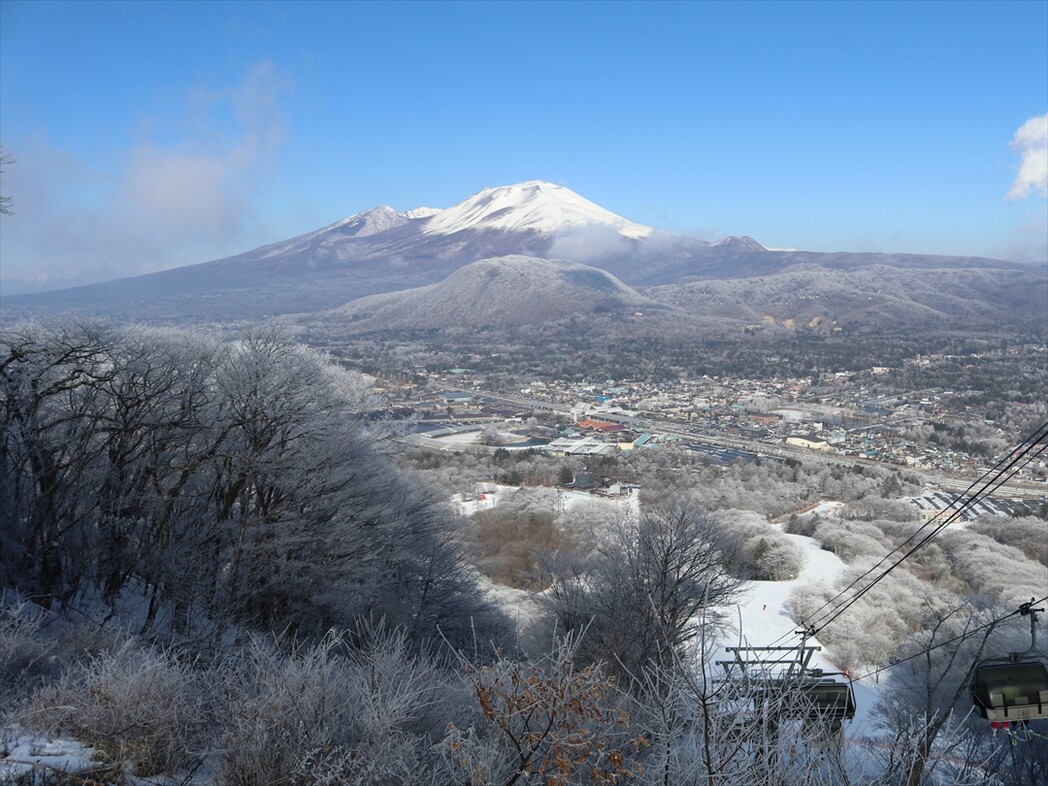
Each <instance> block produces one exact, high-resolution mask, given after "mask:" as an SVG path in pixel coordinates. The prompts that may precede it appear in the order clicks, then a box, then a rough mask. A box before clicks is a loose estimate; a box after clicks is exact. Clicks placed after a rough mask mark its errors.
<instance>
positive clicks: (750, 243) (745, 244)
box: [713, 235, 768, 251]
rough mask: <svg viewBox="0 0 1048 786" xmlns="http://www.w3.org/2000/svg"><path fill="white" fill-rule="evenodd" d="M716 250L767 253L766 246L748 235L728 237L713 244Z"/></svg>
mask: <svg viewBox="0 0 1048 786" xmlns="http://www.w3.org/2000/svg"><path fill="white" fill-rule="evenodd" d="M713 247H714V248H731V249H736V250H739V251H767V250H768V249H766V248H765V247H764V246H762V245H761V244H760V243H758V242H757V241H756V240H754V239H753V238H752V237H747V236H746V235H741V236H739V235H728V236H727V237H722V238H721V239H720V240H718V241H717V242H716V243H714V244H713Z"/></svg>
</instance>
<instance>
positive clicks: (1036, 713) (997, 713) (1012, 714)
mask: <svg viewBox="0 0 1048 786" xmlns="http://www.w3.org/2000/svg"><path fill="white" fill-rule="evenodd" d="M972 700H973V701H974V702H975V710H976V712H978V713H979V714H980V715H982V716H983V717H984V718H986V719H987V720H988V721H991V722H995V723H1001V722H1014V721H1029V720H1037V719H1038V718H1048V669H1046V668H1045V665H1044V664H1043V663H1041V662H1040V661H1019V662H1014V663H984V664H981V665H979V666H977V667H976V670H975V676H974V678H973V679H972Z"/></svg>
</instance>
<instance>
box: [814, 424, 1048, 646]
mask: <svg viewBox="0 0 1048 786" xmlns="http://www.w3.org/2000/svg"><path fill="white" fill-rule="evenodd" d="M1046 437H1048V422H1045V423H1044V424H1042V425H1041V426H1040V427H1039V428H1038V429H1037V430H1036V431H1035V432H1034V433H1033V434H1032V435H1031V436H1029V437H1027V438H1026V439H1024V440H1023V441H1022V442H1020V443H1019V444H1018V445H1016V446H1015V447H1014V448H1013V449H1012V450H1011V451H1010V452H1009V453H1008V454H1007V455H1005V456H1004V457H1003V458H1001V459H999V460H998V461H997V463H996V464H994V465H993V466H992V467H991V468H990V469H988V470H987V471H986V472H984V473H983V474H982V475H981V476H980V477H979V478H978V479H977V480H975V481H974V482H973V483H972V484H971V485H969V486H968V488H967V489H965V490H964V491H963V492H961V493H960V494H958V495H957V496H956V497H955V498H954V500H953V502H951V503H950V507H947V508H945V509H943V510H942V511H940V512H939V513H937V514H936V515H935V516H934V517H932V518H930V519H929V520H928V521H926V522H925V523H924V524H922V525H921V526H920V527H918V528H917V529H916V530H915V531H914V532H913V534H911V535H910V536H909V537H908V538H906V540H904V541H903V542H902V543H900V544H899V545H898V546H896V547H895V548H893V549H892V550H891V551H889V552H888V553H887V554H886V555H885V556H884V557H882V558H881V560H880V561H879V562H877V563H876V564H875V565H872V566H871V567H870V568H868V569H867V570H866V572H865V573H863V574H862V575H860V576H857V577H856V578H855V579H854V580H853V581H852V582H851V584H849V585H848V586H847V587H845V588H844V589H842V590H841V591H840V592H838V593H837V594H836V595H835V596H833V597H832V598H830V599H829V600H827V601H826V602H825V603H823V604H822V605H821V606H820V607H819V608H817V609H816V610H815V611H814V612H813V613H812V615H811V616H812V617H816V618H817V617H818V615H819V614H820V612H822V611H823V609H825V608H826V607H828V606H833V604H835V603H836V602H837V601H838V600H839V599H840V598H842V597H844V596H845V595H846V594H847V593H848V592H849V591H850V590H851V589H852V588H854V587H855V586H856V585H857V584H859V583H860V582H861V581H862V580H863V579H865V578H866V577H867V576H869V575H870V574H871V573H873V572H874V571H875V570H877V569H878V568H879V567H881V565H883V564H884V563H885V562H887V561H888V560H889V559H891V557H892V556H893V555H894V554H896V553H897V552H899V551H900V550H902V549H903V548H905V547H906V545H907V544H909V543H911V542H912V541H913V540H915V539H916V538H917V537H918V536H919V535H920V534H921V532H923V531H924V530H925V529H927V528H928V527H930V526H932V525H933V524H936V519H938V518H939V517H941V516H943V515H946V514H947V513H949V511H950V508H951V507H953V506H954V505H957V504H958V503H961V504H960V507H958V508H957V509H956V510H955V511H954V512H953V513H950V515H949V516H948V517H947V518H946V519H945V520H944V521H940V522H939V523H938V524H937V525H936V529H935V531H934V532H933V533H932V536H934V535H935V534H937V533H938V532H939V531H941V529H943V528H944V526H945V525H947V524H950V523H952V522H953V521H954V520H956V518H957V517H959V516H960V515H962V514H963V513H964V512H965V511H966V510H967V509H968V508H970V507H972V506H973V505H974V504H975V503H976V502H978V501H979V500H980V498H981V497H983V496H986V490H987V488H988V487H989V486H990V485H992V484H993V483H994V482H995V481H996V480H997V479H998V478H999V477H1000V476H1001V474H1002V473H1004V472H1007V471H1008V470H1009V469H1011V468H1012V467H1013V466H1014V465H1015V464H1016V463H1017V462H1018V461H1020V460H1022V458H1023V456H1025V455H1026V453H1028V452H1029V450H1030V449H1032V448H1033V447H1034V446H1035V445H1037V444H1038V443H1039V442H1041V441H1042V440H1044V439H1045V438H1046ZM1041 450H1042V451H1043V450H1044V449H1043V448H1042V449H1041ZM1040 452H1041V451H1038V453H1040ZM995 473H996V474H995ZM990 475H993V477H992V478H990V479H989V480H986V478H987V477H989V476H990ZM1010 479H1011V476H1009V477H1008V478H1005V479H1004V480H1003V481H1001V483H999V484H998V486H1000V485H1001V484H1003V483H1004V482H1007V480H1010ZM984 481H985V482H984ZM980 484H983V485H982V486H980ZM977 486H980V487H979V488H978V489H976V487H977ZM995 488H996V487H995ZM973 490H974V493H973ZM926 540H927V538H926V539H925V540H924V541H921V545H923V543H924V542H926ZM911 553H912V552H911ZM902 559H905V557H903V558H902ZM899 561H900V562H901V561H902V560H901V559H900V560H899ZM896 564H898V563H896ZM879 578H880V577H879ZM879 578H878V579H875V580H874V583H876V581H878V580H879ZM871 586H872V584H871ZM823 625H825V623H823ZM819 627H822V626H821V625H820V626H819Z"/></svg>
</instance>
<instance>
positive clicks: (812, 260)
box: [0, 180, 1046, 324]
mask: <svg viewBox="0 0 1048 786" xmlns="http://www.w3.org/2000/svg"><path fill="white" fill-rule="evenodd" d="M510 256H519V257H527V258H529V259H532V260H534V259H558V260H565V261H568V262H574V263H580V264H584V265H588V266H591V267H594V268H598V269H599V270H602V271H604V272H606V273H609V274H611V275H612V276H614V277H615V278H616V279H617V280H619V281H621V282H622V283H623V284H625V285H626V286H628V287H631V288H633V289H634V290H639V292H640V295H642V296H645V297H650V296H652V295H655V296H656V297H657V299H662V301H663V302H664V303H666V304H668V305H671V306H675V307H682V306H683V307H685V308H686V309H687V310H688V311H689V312H690V313H692V314H699V313H701V312H709V313H711V314H712V313H713V312H717V313H718V315H719V316H721V317H728V316H733V318H734V317H735V316H737V317H740V318H741V317H746V318H749V317H750V312H751V311H753V312H754V314H756V313H757V311H754V309H758V310H759V311H760V312H761V313H767V314H771V315H773V316H775V317H776V319H779V318H780V317H781V318H782V319H787V318H788V319H792V320H796V319H803V320H804V321H808V319H809V314H808V312H809V311H811V312H812V313H813V314H814V311H813V309H814V308H815V305H817V306H818V309H817V310H818V314H815V316H819V314H830V315H832V314H841V313H852V314H855V313H860V312H863V309H856V308H855V303H857V302H861V303H864V304H869V305H873V304H881V303H883V306H880V305H878V306H877V309H876V312H875V315H876V318H878V319H885V320H890V319H891V318H893V316H895V317H898V319H900V320H902V321H905V320H907V319H911V320H912V319H913V318H914V317H913V315H914V314H916V313H918V312H920V313H927V308H924V307H923V305H922V308H920V309H914V308H912V307H911V304H910V301H911V300H912V299H913V293H914V291H915V288H914V286H913V275H914V274H915V272H916V271H926V274H923V275H924V276H925V278H926V279H928V280H929V281H933V280H934V281H938V280H939V278H942V277H944V280H946V281H954V280H956V281H969V280H971V281H982V280H984V279H985V278H986V276H985V275H979V276H959V277H958V276H955V275H953V274H952V273H951V271H981V273H982V274H986V273H987V272H992V271H1000V272H1001V274H1002V275H1000V276H997V277H996V278H995V279H994V280H999V281H1000V282H1001V285H1002V286H1003V287H1004V289H1005V291H997V292H995V294H994V295H993V296H992V297H991V296H990V295H986V296H982V295H980V294H979V291H978V288H972V287H965V288H963V290H959V291H958V293H957V294H956V295H955V296H953V299H951V300H950V303H951V305H950V307H949V308H948V309H947V310H946V312H945V313H944V314H943V317H942V318H943V319H945V320H947V321H948V320H950V319H956V320H960V321H962V322H964V321H965V320H967V322H965V324H968V323H970V321H971V320H972V319H973V318H975V319H978V318H979V315H983V317H982V318H983V319H989V318H990V316H987V315H991V316H992V318H993V319H994V320H997V321H998V322H999V321H1000V320H1001V319H1002V317H1000V315H999V309H998V308H997V306H996V305H995V304H999V303H1009V304H1018V308H1016V309H1013V310H1012V311H1009V312H1008V314H1007V315H1006V316H1007V318H1008V319H1025V320H1029V319H1033V318H1037V319H1042V320H1043V313H1039V314H1033V315H1031V314H1030V313H1029V309H1028V308H1027V307H1026V304H1027V303H1030V302H1034V303H1040V304H1043V302H1044V297H1045V287H1046V281H1045V278H1046V277H1045V275H1044V272H1043V271H1042V270H1039V269H1038V270H1034V269H1031V268H1029V267H1027V266H1023V265H1018V264H1015V263H1010V262H1000V261H995V260H987V259H975V258H962V257H937V256H928V255H914V254H869V253H864V254H852V253H833V254H823V253H813V252H806V251H781V250H771V249H767V248H765V247H764V246H762V245H761V244H760V243H758V242H757V241H755V240H753V239H752V238H749V237H745V236H731V237H726V238H723V239H721V240H719V241H717V242H716V243H714V244H710V243H707V242H706V241H703V240H699V239H697V238H692V237H687V236H683V235H675V234H672V233H669V232H664V231H661V230H653V229H652V228H650V227H646V226H642V225H640V224H637V223H634V222H632V221H629V220H628V219H626V218H623V217H621V216H618V215H615V214H614V213H612V212H610V211H608V210H606V209H604V208H602V207H600V206H599V205H596V204H594V203H593V202H591V201H589V200H588V199H585V198H584V197H582V196H580V195H578V194H576V193H575V192H574V191H572V190H570V189H568V188H565V187H564V186H559V185H554V184H552V183H547V182H544V181H540V180H532V181H528V182H524V183H518V184H516V185H511V186H504V187H500V188H488V189H484V190H483V191H481V192H479V193H477V194H474V195H473V196H471V197H469V198H468V199H465V200H464V201H462V202H460V203H458V204H456V205H454V206H452V207H449V208H447V209H444V210H437V209H434V208H428V207H419V208H414V209H411V210H404V211H398V210H396V209H395V208H393V207H390V206H388V205H382V206H380V207H376V208H373V209H371V210H366V211H363V212H361V213H356V214H354V215H352V216H349V217H348V218H344V219H342V220H340V221H336V222H334V223H333V224H330V225H328V226H325V227H322V228H320V229H317V230H314V231H312V232H308V233H306V234H303V235H299V236H298V237H294V238H290V239H288V240H283V241H280V242H278V243H272V244H270V245H267V246H263V247H261V248H257V249H255V250H253V251H248V252H245V253H243V254H238V255H237V256H233V257H229V258H226V259H219V260H215V261H212V262H205V263H202V264H198V265H191V266H187V267H181V268H175V269H172V270H166V271H162V272H159V273H152V274H149V275H145V276H137V277H134V278H126V279H120V280H118V281H111V282H107V283H104V284H94V285H90V286H86V287H77V288H74V289H67V290H60V291H52V292H46V293H39V294H34V295H22V296H17V297H8V298H4V299H3V308H2V309H0V318H2V319H3V320H4V321H11V320H16V319H18V318H22V317H33V316H37V315H42V314H46V313H48V312H51V313H55V312H59V313H79V314H87V315H92V316H102V317H106V318H109V319H116V320H125V319H126V320H138V321H149V322H201V321H204V322H224V323H228V322H243V321H257V320H262V319H268V318H271V317H274V316H278V315H281V314H292V313H294V314H302V313H313V312H319V311H327V310H330V309H334V308H337V307H339V306H342V305H344V304H346V303H348V302H350V301H353V300H357V299H359V298H363V297H366V296H369V295H375V294H380V293H385V292H399V291H403V290H408V289H414V288H418V287H425V286H427V285H430V284H436V283H437V282H441V281H444V280H445V279H447V278H448V277H449V276H451V274H453V273H454V272H455V271H457V270H459V269H460V268H463V267H464V266H467V265H471V264H472V263H474V262H477V261H478V260H482V259H491V258H496V257H510ZM520 264H523V265H527V264H531V265H534V266H535V267H536V271H538V269H539V267H541V266H540V265H539V264H538V263H537V262H534V261H532V262H527V261H524V262H520V263H518V265H517V267H518V268H519V265H520ZM874 268H876V275H874V276H872V277H871V276H868V275H863V274H861V271H870V270H872V269H874ZM542 270H543V271H545V273H543V275H538V276H532V277H529V278H528V281H529V286H533V287H534V286H536V285H537V283H536V282H540V281H541V280H542V279H543V278H544V277H545V279H546V280H547V281H548V285H549V286H550V287H557V286H560V285H561V283H562V281H563V279H562V277H560V276H559V274H558V275H553V274H552V272H551V271H552V269H551V268H550V269H547V268H542ZM802 270H803V271H805V272H804V276H803V286H804V287H805V291H804V293H803V295H804V297H803V298H801V299H800V300H798V301H797V302H798V303H801V305H803V306H804V307H803V308H802V307H801V305H798V306H797V307H796V308H793V307H792V306H791V307H790V308H791V309H792V310H793V311H796V312H797V313H796V314H794V313H792V312H789V313H787V311H788V309H785V306H786V305H787V304H788V303H792V302H793V300H791V298H790V297H789V296H788V295H789V293H790V292H791V291H792V289H793V288H795V287H797V286H800V285H801V284H800V282H801V278H798V277H797V276H796V275H794V276H793V277H792V278H791V277H790V276H789V275H788V274H791V273H792V274H796V273H798V272H799V271H802ZM830 271H832V272H834V273H835V275H832V276H827V275H823V273H825V272H830ZM1005 272H1007V273H1008V274H1009V275H1007V276H1006V275H1003V274H1004V273H1005ZM939 274H941V275H939ZM936 276H939V278H937V277H936ZM465 280H468V281H473V279H465ZM507 280H508V278H507ZM558 282H561V283H558ZM718 282H730V286H729V283H724V285H723V286H720V287H717V286H716V284H717V283H718ZM871 282H874V283H872V284H871ZM471 285H472V284H471ZM849 287H852V288H853V289H854V291H853V292H850V291H849ZM869 287H873V288H872V289H869V290H868V289H867V288H869ZM655 288H657V291H656V289H655ZM940 289H942V291H946V290H945V289H943V288H942V287H940ZM950 291H951V292H952V291H953V290H950ZM583 297H589V295H585V296H583ZM1038 298H1039V299H1038ZM525 299H526V298H525ZM1031 299H1032V300H1031ZM984 301H985V302H984ZM419 302H421V301H419ZM427 302H428V303H432V302H436V301H434V300H433V299H432V298H427ZM448 302H451V301H448ZM535 302H538V299H537V298H535ZM543 302H547V303H552V302H553V301H550V300H549V299H544V301H543ZM718 303H720V305H719V306H718V305H717V304H718ZM780 303H781V304H782V306H783V307H784V308H783V309H780V308H778V304H780ZM758 304H760V305H759V306H758ZM922 304H923V301H922ZM966 304H967V305H966ZM932 308H933V310H934V311H935V313H936V314H938V313H939V312H938V309H936V308H935V307H934V305H933V306H932ZM558 309H560V306H557V308H552V307H550V308H549V309H548V310H549V312H550V313H553V312H554V311H557V310H558ZM866 310H867V311H868V309H866ZM802 312H803V313H802ZM474 316H477V318H480V316H482V315H480V314H477V315H474ZM932 316H934V315H932ZM484 318H485V319H487V317H486V316H485V317H484ZM812 318H814V317H812ZM935 318H939V317H935ZM515 319H518V320H519V319H523V317H522V316H520V315H519V314H518V316H517V317H515ZM462 324H469V319H468V318H467V317H465V316H463V317H462Z"/></svg>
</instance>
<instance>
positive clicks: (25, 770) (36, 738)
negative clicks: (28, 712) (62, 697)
mask: <svg viewBox="0 0 1048 786" xmlns="http://www.w3.org/2000/svg"><path fill="white" fill-rule="evenodd" d="M94 755H95V752H94V750H92V749H91V748H88V747H87V746H86V745H84V744H83V743H81V742H78V741H77V740H74V739H71V738H68V737H54V738H49V737H47V736H44V735H41V734H30V733H29V732H24V731H22V730H21V729H19V728H17V727H7V728H3V729H0V783H14V782H15V781H16V779H18V778H25V779H27V780H26V781H25V782H26V783H30V784H31V783H35V782H36V779H35V778H32V779H31V778H30V776H29V774H30V773H33V772H35V773H36V774H37V776H39V779H40V781H41V782H43V781H44V780H45V777H46V776H49V775H51V774H53V773H56V772H62V773H89V772H91V771H92V770H95V769H97V768H98V763H97V762H96V761H94ZM85 782H86V781H85Z"/></svg>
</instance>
